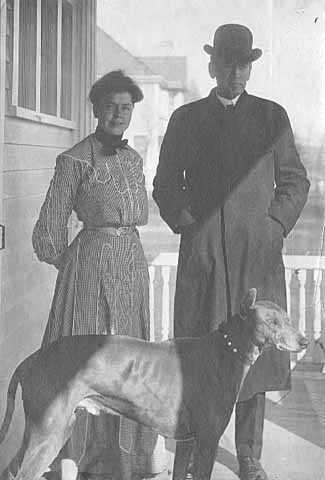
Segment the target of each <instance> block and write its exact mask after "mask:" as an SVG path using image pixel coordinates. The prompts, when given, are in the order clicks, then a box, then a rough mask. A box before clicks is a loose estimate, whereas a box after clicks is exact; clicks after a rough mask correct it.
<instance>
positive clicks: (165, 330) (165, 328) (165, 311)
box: [161, 265, 170, 340]
mask: <svg viewBox="0 0 325 480" xmlns="http://www.w3.org/2000/svg"><path fill="white" fill-rule="evenodd" d="M161 272H162V279H163V292H162V322H161V323H162V325H161V328H162V332H161V335H162V340H167V339H168V335H169V297H170V292H169V279H170V266H167V265H165V266H163V267H162V269H161Z"/></svg>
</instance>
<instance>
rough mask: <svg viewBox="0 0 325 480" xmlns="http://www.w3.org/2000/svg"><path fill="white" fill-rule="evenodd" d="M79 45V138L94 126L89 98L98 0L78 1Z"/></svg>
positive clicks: (95, 67) (77, 81)
mask: <svg viewBox="0 0 325 480" xmlns="http://www.w3.org/2000/svg"><path fill="white" fill-rule="evenodd" d="M76 5H77V7H78V10H77V15H78V21H77V29H78V30H79V31H78V32H77V35H76V38H77V43H78V44H77V45H76V49H77V51H78V54H79V55H80V72H79V75H78V73H77V75H76V79H75V81H76V83H77V84H79V95H78V96H77V102H78V105H76V111H77V112H78V116H77V118H78V123H79V132H78V134H79V135H78V136H79V139H82V138H84V137H86V136H87V135H89V133H90V132H91V131H92V130H93V128H94V118H93V114H92V105H91V103H90V102H89V101H88V100H87V98H88V94H89V90H90V87H91V85H92V84H93V83H94V81H95V80H96V72H97V66H96V9H97V0H78V2H77V4H76Z"/></svg>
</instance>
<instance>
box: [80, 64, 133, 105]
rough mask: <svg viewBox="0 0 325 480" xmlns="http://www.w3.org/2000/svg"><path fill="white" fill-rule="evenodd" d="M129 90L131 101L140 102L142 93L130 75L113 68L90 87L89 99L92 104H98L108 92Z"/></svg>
mask: <svg viewBox="0 0 325 480" xmlns="http://www.w3.org/2000/svg"><path fill="white" fill-rule="evenodd" d="M112 92H114V93H121V92H129V94H130V95H131V98H132V103H136V102H140V101H141V100H142V99H143V93H142V90H141V88H140V87H138V85H137V84H136V83H135V82H134V81H133V80H132V78H131V77H128V76H127V75H124V73H123V71H122V70H114V71H112V72H109V73H106V74H105V75H103V76H102V77H101V78H99V79H98V80H97V81H96V82H95V83H94V84H93V86H92V87H91V89H90V92H89V100H90V101H91V103H92V104H93V105H98V103H99V102H100V100H101V99H102V98H103V97H105V96H106V95H108V94H109V93H112Z"/></svg>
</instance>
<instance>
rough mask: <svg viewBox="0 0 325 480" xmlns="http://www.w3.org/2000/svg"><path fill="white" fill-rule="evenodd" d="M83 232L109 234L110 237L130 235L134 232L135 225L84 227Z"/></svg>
mask: <svg viewBox="0 0 325 480" xmlns="http://www.w3.org/2000/svg"><path fill="white" fill-rule="evenodd" d="M83 230H86V231H91V232H103V233H109V234H111V235H118V236H120V235H130V234H132V233H134V232H136V227H135V225H126V226H123V225H120V226H119V225H109V226H105V227H97V226H94V225H84V227H83Z"/></svg>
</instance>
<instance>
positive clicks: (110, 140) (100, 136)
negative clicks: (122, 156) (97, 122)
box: [95, 127, 128, 155]
mask: <svg viewBox="0 0 325 480" xmlns="http://www.w3.org/2000/svg"><path fill="white" fill-rule="evenodd" d="M95 137H96V138H97V140H99V141H100V142H101V144H102V145H103V153H104V154H106V155H114V154H115V153H116V149H117V148H126V146H127V143H128V141H127V140H126V139H125V140H122V135H110V134H108V133H106V132H104V130H102V129H101V128H100V127H97V128H96V131H95Z"/></svg>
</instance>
